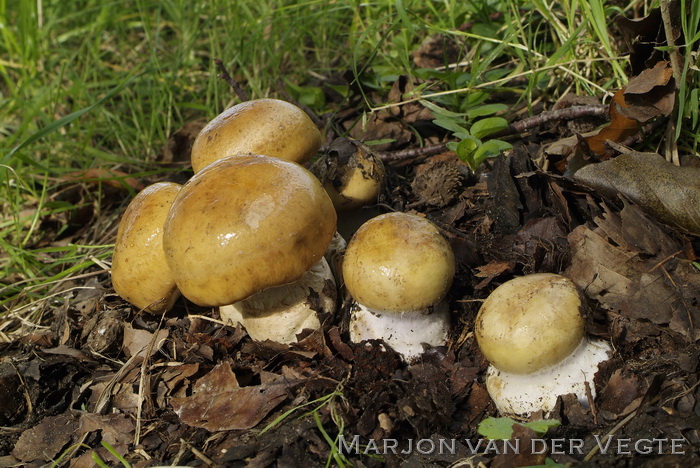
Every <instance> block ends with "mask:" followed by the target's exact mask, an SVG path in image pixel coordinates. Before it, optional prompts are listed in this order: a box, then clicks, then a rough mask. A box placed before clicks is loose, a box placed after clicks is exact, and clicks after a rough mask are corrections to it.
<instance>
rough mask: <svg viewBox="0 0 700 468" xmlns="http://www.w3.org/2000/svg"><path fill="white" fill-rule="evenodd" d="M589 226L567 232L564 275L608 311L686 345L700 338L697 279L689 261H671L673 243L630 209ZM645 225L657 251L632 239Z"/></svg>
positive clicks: (675, 249) (636, 210)
mask: <svg viewBox="0 0 700 468" xmlns="http://www.w3.org/2000/svg"><path fill="white" fill-rule="evenodd" d="M595 222H596V224H598V226H599V227H598V228H596V229H593V230H592V229H589V228H588V227H586V226H579V227H577V228H576V229H574V230H573V231H572V232H571V233H570V234H569V245H570V247H571V251H572V252H574V256H573V258H572V259H571V264H570V266H569V267H568V268H567V270H566V272H565V273H564V274H565V275H566V276H567V277H569V278H571V280H572V281H573V282H574V283H576V285H577V286H578V287H579V288H581V290H582V291H585V293H586V295H587V296H588V297H589V298H591V299H593V300H595V301H597V302H598V303H599V304H600V305H601V306H602V307H603V308H605V309H608V310H609V311H612V313H618V312H619V313H620V314H621V315H623V316H625V317H628V318H631V319H634V320H642V321H648V322H651V323H655V324H657V325H661V326H664V327H668V329H670V330H672V331H674V332H677V333H680V334H682V335H684V336H686V337H688V338H689V339H690V340H692V341H696V340H698V339H700V327H699V326H698V324H700V308H699V307H698V306H697V298H698V297H700V276H699V275H698V274H697V271H696V270H695V269H694V268H693V267H692V266H691V265H690V263H689V262H687V261H683V260H682V259H680V258H675V256H674V255H673V253H674V252H676V253H677V252H679V245H678V243H677V242H676V241H674V240H673V239H672V238H671V237H670V236H668V235H667V234H664V233H663V231H662V230H661V229H660V228H658V227H656V228H654V223H653V222H651V220H648V219H645V215H644V214H643V213H642V212H641V210H639V208H637V207H635V206H634V205H627V206H625V208H624V209H623V211H622V214H621V215H618V214H616V213H612V212H608V213H606V215H605V216H604V217H603V218H596V220H595ZM647 222H648V223H649V224H646V223H647ZM645 224H646V225H647V226H648V227H649V229H648V230H646V232H650V234H648V235H649V236H650V237H657V238H658V242H660V243H662V244H664V248H663V249H661V250H657V251H656V252H653V251H652V252H650V251H647V250H645V248H644V246H645V245H646V246H651V243H650V242H649V241H647V240H644V239H640V238H638V236H640V235H644V234H643V233H644V232H645V231H644V230H638V229H637V226H636V225H645ZM654 249H655V248H654ZM669 252H671V254H669Z"/></svg>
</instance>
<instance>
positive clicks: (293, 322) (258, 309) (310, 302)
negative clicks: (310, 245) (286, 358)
mask: <svg viewBox="0 0 700 468" xmlns="http://www.w3.org/2000/svg"><path fill="white" fill-rule="evenodd" d="M337 296H338V293H337V289H336V284H335V280H334V278H333V274H332V273H331V269H330V267H329V266H328V262H326V260H325V258H322V259H321V261H319V262H318V263H316V265H314V266H313V267H312V268H311V269H310V270H309V271H308V272H306V274H304V276H303V277H302V278H301V279H300V280H299V281H297V282H295V283H291V284H285V285H282V286H277V287H273V288H268V289H265V290H263V291H261V292H259V293H257V294H254V295H253V296H251V297H249V298H247V299H244V300H242V301H239V302H236V303H235V304H231V305H226V306H222V307H220V308H219V314H220V315H221V319H222V320H223V321H224V322H226V323H229V324H233V325H235V324H238V323H240V324H241V325H243V327H245V329H246V331H247V332H248V335H250V337H251V338H252V339H254V340H256V341H265V340H272V341H276V342H278V343H295V342H296V341H297V335H298V334H299V333H301V332H302V331H303V330H305V329H311V330H318V329H320V328H321V327H322V325H323V323H324V322H328V321H329V320H328V319H330V318H332V316H333V314H334V312H335V307H336V299H337Z"/></svg>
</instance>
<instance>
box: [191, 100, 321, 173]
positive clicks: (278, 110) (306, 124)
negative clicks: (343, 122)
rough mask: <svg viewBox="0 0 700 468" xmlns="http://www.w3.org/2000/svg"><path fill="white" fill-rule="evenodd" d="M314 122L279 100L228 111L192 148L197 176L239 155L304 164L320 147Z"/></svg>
mask: <svg viewBox="0 0 700 468" xmlns="http://www.w3.org/2000/svg"><path fill="white" fill-rule="evenodd" d="M321 143H322V141H321V133H320V132H319V131H318V128H316V125H315V124H314V123H313V121H312V120H311V118H310V117H309V116H308V115H307V114H306V112H304V111H303V110H301V109H300V108H298V107H297V106H295V105H294V104H291V103H289V102H286V101H280V100H279V99H255V100H252V101H245V102H242V103H240V104H237V105H235V106H233V107H229V108H228V109H226V110H225V111H224V112H222V113H221V114H219V115H218V116H217V117H216V118H214V119H213V120H212V121H211V122H209V123H208V124H207V125H206V126H205V127H204V128H203V129H202V131H201V132H200V133H199V135H197V138H196V139H195V141H194V143H193V144H192V154H191V159H192V169H193V170H194V172H195V173H197V172H199V171H200V170H202V169H203V168H204V167H205V166H207V165H209V164H211V163H212V162H214V161H216V160H218V159H221V158H224V157H227V156H234V155H238V154H264V155H266V156H274V157H276V158H280V159H285V160H288V161H294V162H296V163H299V164H303V163H305V162H306V161H308V160H309V159H311V157H313V156H314V155H315V154H316V152H317V151H318V149H319V148H320V147H321Z"/></svg>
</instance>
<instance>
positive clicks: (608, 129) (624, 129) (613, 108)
mask: <svg viewBox="0 0 700 468" xmlns="http://www.w3.org/2000/svg"><path fill="white" fill-rule="evenodd" d="M624 92H625V88H622V89H620V90H618V91H617V92H616V93H615V95H614V96H613V98H612V101H611V102H610V123H609V124H608V125H606V126H605V127H603V128H601V129H600V131H599V132H598V133H596V134H595V135H591V136H589V137H586V139H585V140H586V143H587V144H588V147H589V148H590V150H591V151H592V152H593V153H595V154H597V155H598V156H602V155H604V154H605V153H606V152H607V151H608V147H607V146H606V144H605V142H606V141H607V140H612V141H616V142H618V143H619V142H621V141H623V140H624V139H625V138H627V137H630V136H632V135H635V134H636V133H637V132H639V122H637V121H636V120H633V119H630V118H627V117H625V114H624V112H623V110H622V109H624V108H626V107H629V104H627V102H625V95H624Z"/></svg>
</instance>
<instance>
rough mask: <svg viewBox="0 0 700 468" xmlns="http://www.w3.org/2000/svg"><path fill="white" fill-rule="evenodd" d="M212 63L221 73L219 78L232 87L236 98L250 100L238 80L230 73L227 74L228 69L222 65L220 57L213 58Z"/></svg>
mask: <svg viewBox="0 0 700 468" xmlns="http://www.w3.org/2000/svg"><path fill="white" fill-rule="evenodd" d="M214 63H215V64H216V66H217V68H218V69H219V71H220V72H221V73H219V75H218V77H219V78H221V79H222V80H224V81H226V82H227V83H228V84H229V85H230V86H231V88H232V89H233V92H234V93H236V96H238V99H240V100H241V101H243V102H245V101H250V97H248V93H246V92H245V90H244V89H243V87H241V85H240V84H239V83H238V81H236V80H234V79H233V78H232V77H231V75H229V73H228V71H227V70H226V67H224V63H223V62H222V61H221V59H218V58H215V59H214Z"/></svg>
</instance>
